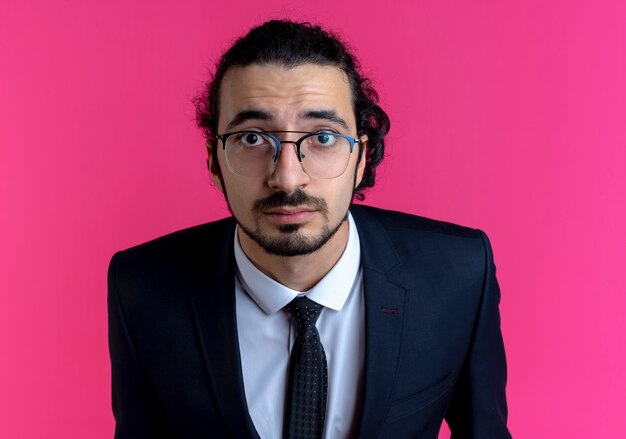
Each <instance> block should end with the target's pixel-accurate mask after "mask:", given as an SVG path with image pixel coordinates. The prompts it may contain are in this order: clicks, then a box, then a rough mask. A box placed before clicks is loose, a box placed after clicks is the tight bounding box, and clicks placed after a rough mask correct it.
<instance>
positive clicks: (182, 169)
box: [0, 0, 626, 439]
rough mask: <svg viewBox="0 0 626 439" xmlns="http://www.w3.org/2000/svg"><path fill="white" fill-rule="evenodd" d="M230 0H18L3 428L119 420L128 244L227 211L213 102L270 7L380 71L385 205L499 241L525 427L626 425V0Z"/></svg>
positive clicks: (1, 305)
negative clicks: (123, 260)
mask: <svg viewBox="0 0 626 439" xmlns="http://www.w3.org/2000/svg"><path fill="white" fill-rule="evenodd" d="M211 3H218V2H208V1H197V2H183V1H180V0H177V1H167V2H152V1H150V2H149V1H136V2H128V1H107V2H101V1H98V2H96V1H78V0H76V1H63V2H61V1H59V2H56V3H53V2H36V1H18V0H8V1H7V0H3V1H2V6H1V8H0V10H1V12H0V63H1V68H0V148H1V150H0V176H1V179H2V184H1V185H0V202H1V204H0V205H1V206H2V215H1V217H0V225H1V228H0V243H1V246H2V247H1V248H2V250H1V251H0V276H1V280H2V289H1V291H0V358H1V359H0V413H1V415H0V419H1V420H0V437H2V438H39V437H46V438H94V439H98V438H109V437H112V432H113V418H112V415H111V410H110V380H109V358H108V351H107V335H106V332H107V327H106V281H105V277H106V269H107V264H108V261H109V258H110V257H111V255H112V254H113V253H114V251H115V250H117V249H121V248H125V247H128V246H131V245H134V244H137V243H140V242H142V241H145V240H148V239H150V238H153V237H156V236H158V235H161V234H164V233H167V232H170V231H173V230H176V229H179V228H183V227H186V226H191V225H194V224H198V223H201V222H206V221H209V220H213V219H216V218H220V217H222V216H224V215H226V214H227V211H226V209H225V207H224V203H223V201H222V196H221V195H220V193H218V192H217V190H216V189H215V188H214V187H212V184H211V182H210V179H209V177H208V175H207V172H206V168H205V163H204V159H205V156H204V150H203V142H202V138H201V135H200V133H199V131H198V130H197V129H196V128H195V126H194V120H193V116H194V114H193V112H194V110H193V107H192V105H191V103H190V101H191V99H192V97H193V96H194V95H195V93H196V92H197V91H198V90H199V89H200V87H201V85H202V83H203V81H204V80H205V78H206V74H207V71H208V69H209V68H210V67H211V66H212V65H213V63H214V62H215V60H216V58H217V56H218V54H219V53H220V52H221V51H222V50H224V49H225V48H226V47H227V46H228V44H229V43H230V42H232V41H233V39H234V38H235V37H237V36H238V35H240V34H241V33H242V32H243V31H244V30H245V29H247V28H248V27H249V26H252V25H254V24H257V23H260V22H261V21H262V20H265V19H267V18H270V17H292V18H297V19H310V20H312V21H317V22H321V23H324V24H327V25H328V26H330V27H331V28H333V29H335V30H337V31H339V32H340V34H341V35H343V36H344V37H345V38H346V39H347V40H349V41H350V42H351V44H352V45H353V48H354V50H355V52H356V53H357V55H358V56H359V57H360V58H361V60H362V63H363V65H364V66H365V72H366V73H367V74H368V75H369V76H370V77H371V78H372V79H373V81H374V83H375V84H376V85H377V86H378V89H379V90H380V93H381V98H382V105H383V107H384V108H385V109H386V110H387V111H388V113H389V115H390V117H391V120H392V131H391V134H390V136H389V141H388V145H389V146H388V157H387V159H386V161H385V163H384V164H383V166H382V167H381V170H380V174H379V182H378V184H377V186H376V188H375V189H374V190H373V191H372V192H370V193H369V196H368V198H367V200H366V202H367V203H369V204H372V205H376V206H381V207H386V208H392V209H398V210H404V211H408V212H412V213H416V214H420V215H425V216H430V217H434V218H438V219H443V220H447V221H452V222H458V223H462V224H465V225H469V226H473V227H480V228H482V229H484V230H485V231H486V232H487V233H488V234H489V236H490V237H491V240H492V244H493V247H494V251H495V256H496V263H497V266H498V277H499V280H500V283H501V287H502V292H503V296H502V303H501V312H502V319H503V333H504V337H505V342H506V347H507V353H508V360H509V385H508V395H509V408H510V428H511V431H512V432H513V434H514V436H515V437H517V438H565V437H567V438H623V437H626V423H625V422H624V414H625V413H626V403H625V402H624V401H625V400H624V395H625V394H626V372H625V367H624V366H625V364H624V357H625V354H624V346H625V345H626V324H625V323H624V320H625V319H624V314H625V313H626V298H625V295H624V293H625V292H626V275H625V272H626V267H625V262H626V239H625V238H626V234H625V232H624V223H626V209H625V201H626V197H625V196H624V195H625V194H624V188H625V187H626V178H625V177H624V171H625V170H626V154H625V153H624V149H625V146H626V123H625V121H626V86H625V81H626V80H625V78H626V24H625V23H626V7H625V6H624V5H625V3H624V2H623V1H621V0H615V1H602V2H597V1H592V0H582V1H558V0H541V1H529V0H518V1H507V2H502V1H496V0H494V1H473V2H468V1H465V0H446V1H442V0H428V1H426V0H424V1H406V0H405V1H393V2H391V1H386V2H380V1H362V0H359V1H351V2H341V1H337V0H316V1H315V2H308V3H307V4H304V5H303V4H302V2H294V3H293V4H291V3H289V2H285V1H264V2H252V1H250V2H234V1H225V2H220V3H223V5H219V6H218V5H216V4H211ZM105 4H106V5H105ZM443 434H445V433H442V435H443Z"/></svg>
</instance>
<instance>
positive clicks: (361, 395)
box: [109, 21, 510, 439]
mask: <svg viewBox="0 0 626 439" xmlns="http://www.w3.org/2000/svg"><path fill="white" fill-rule="evenodd" d="M197 108H198V123H199V125H200V126H201V127H202V128H203V129H204V131H205V134H206V136H207V146H208V155H209V156H208V157H209V158H208V165H209V170H210V173H211V176H212V179H213V181H214V182H215V184H216V186H217V187H218V188H219V189H220V190H221V191H222V192H223V193H224V196H225V197H226V200H227V202H228V205H229V207H230V209H231V212H232V214H233V217H230V218H226V219H223V220H220V221H217V222H213V223H209V224H205V225H201V226H197V227H194V228H191V229H187V230H183V231H179V232H176V233H174V234H171V235H168V236H165V237H162V238H159V239H157V240H154V241H152V242H149V243H146V244H143V245H141V246H138V247H135V248H132V249H129V250H126V251H123V252H120V253H117V254H116V255H115V256H114V257H113V260H112V262H111V266H110V269H109V325H110V329H109V331H110V334H109V336H110V351H111V362H112V375H113V411H114V414H115V418H116V421H117V424H116V437H119V438H144V437H183V438H196V437H197V438H201V437H202V438H221V437H238V438H258V437H261V438H279V437H286V438H287V437H288V438H321V437H324V438H344V437H360V438H376V437H378V438H415V437H418V438H436V437H437V434H438V431H439V429H440V426H441V424H442V422H443V420H444V418H445V420H446V421H447V422H448V424H449V426H450V429H451V431H452V435H453V437H462V438H480V439H487V438H508V437H510V435H509V433H508V430H507V427H506V417H507V408H506V399H505V381H506V366H505V356H504V348H503V342H502V337H501V333H500V322H499V313H498V302H499V297H500V293H499V289H498V284H497V281H496V277H495V266H494V263H493V257H492V253H491V247H490V245H489V241H488V239H487V237H486V236H485V234H484V233H483V232H481V231H479V230H475V229H469V228H464V227H461V226H456V225H453V224H449V223H443V222H438V221H434V220H429V219H425V218H421V217H415V216H411V215H407V214H402V213H398V212H391V211H383V210H380V209H375V208H371V207H365V206H356V205H354V206H353V205H352V204H351V203H352V200H353V198H354V197H355V196H356V197H359V198H362V197H363V194H362V191H363V190H364V189H365V188H367V187H371V186H373V185H374V177H375V169H376V166H377V165H378V164H379V163H380V161H381V160H382V158H383V152H384V137H385V135H386V133H387V131H388V129H389V121H388V119H387V116H386V114H385V113H384V112H383V110H382V109H381V108H380V107H378V105H377V104H376V93H375V91H374V90H373V89H372V88H371V86H370V85H369V82H368V81H367V80H366V79H365V78H364V77H363V76H362V75H361V74H360V73H359V72H358V70H357V68H356V62H355V59H354V58H353V56H352V55H351V54H350V53H349V52H348V51H347V50H346V48H345V47H344V45H343V44H342V43H341V42H340V41H339V40H337V39H336V38H335V37H334V36H332V35H330V34H328V33H327V32H325V31H324V30H322V29H320V28H319V27H316V26H312V25H309V24H298V23H292V22H287V21H270V22H267V23H265V24H263V25H262V26H259V27H257V28H255V29H252V30H251V31H250V32H249V33H248V34H247V35H246V36H244V37H243V38H241V39H239V40H238V41H237V42H236V43H235V44H234V45H233V46H232V47H231V48H230V49H229V50H228V51H227V52H226V53H225V54H224V55H223V57H222V59H221V61H220V63H219V64H218V66H217V71H216V73H215V75H214V77H213V78H212V80H211V81H209V84H208V86H207V91H206V93H205V94H204V95H203V96H201V97H200V98H199V99H198V101H197Z"/></svg>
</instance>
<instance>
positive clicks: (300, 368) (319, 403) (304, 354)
mask: <svg viewBox="0 0 626 439" xmlns="http://www.w3.org/2000/svg"><path fill="white" fill-rule="evenodd" d="M323 308H324V307H323V306H322V305H320V304H318V303H315V302H313V301H312V300H310V299H307V298H306V297H304V296H301V297H297V298H295V299H294V300H293V301H292V302H291V303H289V304H288V305H287V306H285V309H286V310H287V311H289V313H290V314H291V316H292V317H293V319H294V320H295V321H296V324H297V326H298V335H297V337H296V341H295V343H294V345H293V349H292V350H291V359H290V361H289V381H288V383H287V397H286V405H285V421H284V427H283V432H284V437H285V439H319V438H321V437H322V434H323V432H324V420H325V418H326V391H327V390H326V389H327V387H328V370H327V367H326V354H325V353H324V348H323V347H322V343H321V341H320V336H319V333H318V332H317V329H316V328H315V322H316V321H317V318H318V317H319V316H320V313H321V312H322V309H323Z"/></svg>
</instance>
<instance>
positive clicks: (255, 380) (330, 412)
mask: <svg viewBox="0 0 626 439" xmlns="http://www.w3.org/2000/svg"><path fill="white" fill-rule="evenodd" d="M348 223H349V229H348V230H349V231H348V243H347V245H346V248H345V250H344V252H343V254H342V255H341V257H340V258H339V260H338V261H337V263H336V264H335V265H334V266H333V268H332V269H331V270H330V271H329V272H328V273H327V274H326V276H324V277H323V278H322V279H321V280H320V281H319V282H318V283H317V285H315V286H314V287H313V288H312V289H310V290H309V291H307V292H305V293H300V292H298V291H296V290H292V289H290V288H287V287H286V286H284V285H282V284H280V283H278V282H276V281H275V280H273V279H271V278H269V277H268V276H267V275H265V274H264V273H262V272H261V271H260V270H259V269H258V268H256V267H255V266H254V265H253V264H252V263H251V262H250V260H249V259H248V257H247V256H246V255H245V253H244V252H243V250H242V249H241V246H240V244H239V240H238V238H237V236H238V234H237V233H235V259H236V262H237V280H236V285H235V297H236V310H237V331H238V336H239V348H240V353H241V366H242V371H243V382H244V389H245V396H246V401H247V404H248V410H249V412H250V417H251V418H252V422H253V423H254V426H255V428H256V430H257V432H258V433H259V436H260V437H261V438H262V439H278V438H280V437H282V433H283V413H284V405H285V392H286V388H287V378H288V375H289V368H288V366H289V354H290V352H291V348H292V346H293V344H294V341H295V338H296V327H295V323H294V324H292V319H291V316H290V315H289V313H288V312H287V311H285V310H283V309H282V308H283V307H284V306H285V305H287V304H288V303H289V302H291V301H292V300H293V299H294V298H295V297H296V296H297V295H298V294H306V296H307V297H308V298H309V299H311V300H313V301H315V302H317V303H319V304H321V305H323V306H324V309H323V310H322V313H321V315H320V317H319V319H318V321H317V324H316V327H317V330H318V332H319V334H320V339H321V341H322V345H323V346H324V351H325V352H326V359H327V362H328V401H327V408H326V426H325V429H324V437H325V438H327V439H330V438H332V439H339V438H348V437H353V436H355V434H356V430H357V428H358V422H359V419H355V415H357V414H358V413H360V409H361V403H362V388H363V358H364V353H365V331H364V304H363V274H362V269H361V247H360V244H359V235H358V233H357V229H356V226H355V224H354V220H353V219H352V215H349V216H348Z"/></svg>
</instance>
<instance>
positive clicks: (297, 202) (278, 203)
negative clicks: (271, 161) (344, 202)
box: [252, 189, 328, 213]
mask: <svg viewBox="0 0 626 439" xmlns="http://www.w3.org/2000/svg"><path fill="white" fill-rule="evenodd" d="M284 206H294V207H297V206H307V207H312V208H315V209H316V210H320V211H322V212H323V213H327V212H328V205H327V204H326V201H324V199H323V198H318V197H314V196H312V195H309V194H307V193H306V192H304V191H303V190H302V189H296V191H295V192H294V193H292V194H287V193H286V192H274V193H273V194H272V195H270V196H269V197H266V198H261V199H258V200H256V201H255V202H254V205H253V206H252V209H253V210H254V211H255V212H259V213H260V212H263V211H264V210H266V209H271V208H275V207H284Z"/></svg>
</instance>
